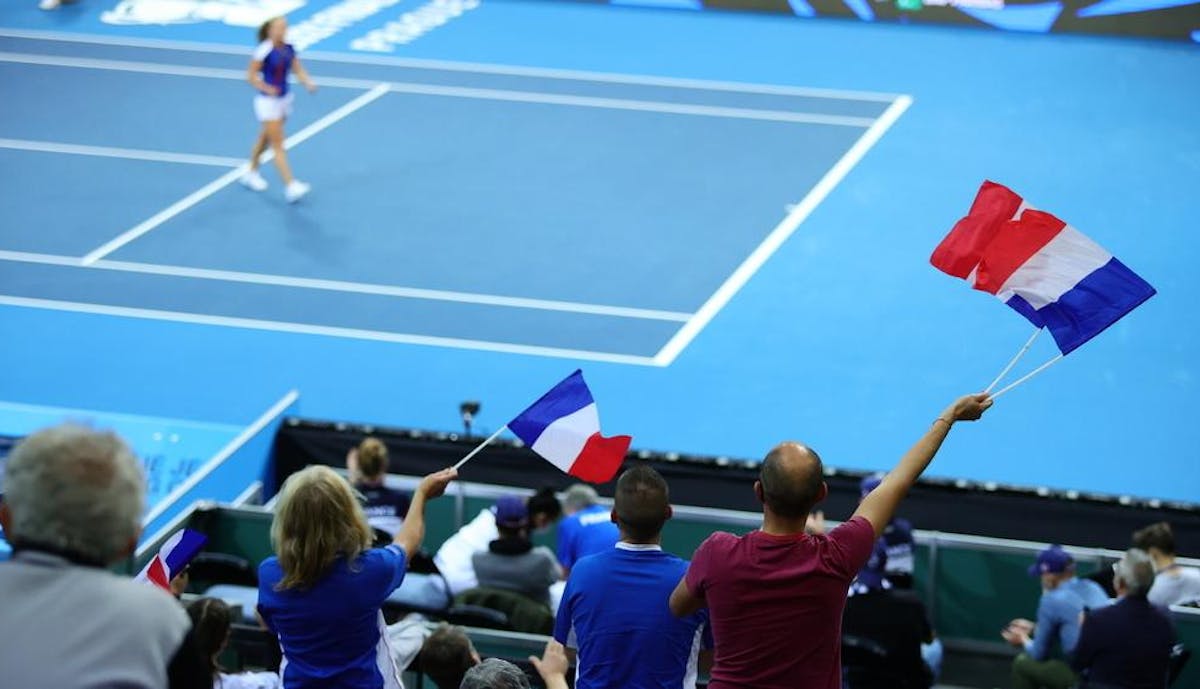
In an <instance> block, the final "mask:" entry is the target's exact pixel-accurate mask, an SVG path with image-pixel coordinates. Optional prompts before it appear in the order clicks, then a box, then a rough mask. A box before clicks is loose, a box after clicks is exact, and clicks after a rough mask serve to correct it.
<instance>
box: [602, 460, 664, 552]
mask: <svg viewBox="0 0 1200 689" xmlns="http://www.w3.org/2000/svg"><path fill="white" fill-rule="evenodd" d="M615 497H616V499H615V501H614V503H613V511H614V512H615V513H616V515H617V524H618V525H619V526H620V527H621V531H622V532H624V534H625V535H626V536H628V537H629V538H632V539H633V540H635V541H649V540H653V539H656V538H658V535H659V534H660V533H662V528H663V524H666V523H667V513H668V511H669V510H670V507H671V495H670V490H669V489H668V488H667V482H666V481H665V480H664V479H663V477H662V475H661V474H659V473H658V472H657V471H655V470H654V469H653V468H651V467H650V466H648V465H645V464H642V465H638V466H634V467H632V468H631V469H628V470H627V471H626V472H625V473H623V474H621V478H619V479H617V490H616V496H615Z"/></svg>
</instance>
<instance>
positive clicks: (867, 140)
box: [654, 96, 913, 366]
mask: <svg viewBox="0 0 1200 689" xmlns="http://www.w3.org/2000/svg"><path fill="white" fill-rule="evenodd" d="M912 102H913V99H912V97H911V96H899V97H897V98H896V100H894V101H892V104H891V105H889V106H888V108H887V109H886V110H884V111H883V114H882V115H880V116H879V119H878V120H876V121H875V123H874V124H873V125H871V126H870V127H869V128H868V129H867V130H866V131H865V132H863V134H862V136H860V137H858V140H857V141H855V142H854V145H853V146H851V147H850V148H849V149H847V150H846V152H845V153H844V154H843V155H842V157H841V158H840V159H838V161H837V162H836V163H834V164H833V167H831V168H829V171H828V172H826V173H825V176H823V177H822V178H821V179H820V181H818V182H817V183H816V185H815V186H813V188H812V189H811V190H809V192H808V194H806V195H805V196H804V198H803V199H802V200H801V201H800V203H797V204H796V205H795V206H794V207H793V208H792V210H791V211H790V212H789V213H788V214H787V215H786V216H785V217H784V218H783V220H782V221H780V223H779V224H778V225H776V226H775V229H773V230H771V233H770V234H768V235H767V237H766V239H764V240H763V241H762V243H761V244H759V245H758V246H757V247H756V248H755V249H754V251H752V252H751V253H750V255H749V256H747V257H746V259H745V260H743V261H742V263H741V265H739V266H738V267H737V269H736V270H734V271H733V273H731V274H730V275H729V277H728V278H727V279H726V280H725V282H724V283H722V284H721V286H720V287H718V288H717V291H716V292H713V294H712V296H710V297H709V298H708V300H707V301H705V302H704V304H703V305H702V306H701V307H700V308H699V310H697V311H696V315H694V316H692V318H691V319H689V320H688V322H687V323H684V324H683V327H682V328H680V329H679V331H678V332H676V333H675V335H674V336H673V337H672V338H671V339H670V340H668V341H667V344H665V345H664V346H663V348H662V349H660V350H659V351H658V353H657V354H655V355H654V363H655V364H656V365H658V366H670V365H671V363H672V362H674V361H675V358H676V357H678V356H679V353H680V352H682V351H683V350H684V348H685V347H687V346H688V345H689V344H690V343H691V342H692V340H694V339H695V338H696V336H697V335H699V334H700V331H701V330H703V329H704V327H705V326H706V325H708V323H709V321H711V320H712V319H713V318H714V317H715V316H716V315H717V313H719V312H720V311H721V309H723V308H725V305H726V304H728V303H729V300H730V299H733V297H734V295H736V294H737V293H738V291H739V290H740V289H741V288H742V286H743V285H745V284H746V283H747V282H749V281H750V278H752V277H754V274H755V273H757V272H758V269H759V268H761V267H762V266H763V264H764V263H766V262H767V260H768V259H770V258H771V256H772V255H774V253H775V252H776V251H777V250H779V247H781V246H783V243H784V242H786V241H787V240H788V238H789V237H791V236H792V234H793V233H795V231H796V229H797V228H799V227H800V225H801V224H802V223H803V222H804V221H805V220H807V219H808V216H809V215H811V214H812V212H813V211H814V210H816V208H817V206H819V205H821V202H822V201H824V200H825V198H826V197H827V196H829V194H830V192H832V191H833V190H834V188H836V187H837V185H838V184H840V183H841V181H842V180H843V179H845V177H846V175H848V174H850V171H851V170H853V169H854V166H855V165H857V164H858V161H860V160H862V159H863V156H865V155H866V154H867V152H868V151H870V150H871V148H873V147H874V146H875V144H876V143H878V142H879V140H880V139H881V138H883V135H884V134H886V133H887V130H888V129H890V128H891V127H892V125H893V124H895V123H896V120H898V119H900V116H901V115H903V114H904V111H905V110H908V108H909V106H910V105H912Z"/></svg>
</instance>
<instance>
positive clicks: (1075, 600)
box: [1001, 545, 1109, 689]
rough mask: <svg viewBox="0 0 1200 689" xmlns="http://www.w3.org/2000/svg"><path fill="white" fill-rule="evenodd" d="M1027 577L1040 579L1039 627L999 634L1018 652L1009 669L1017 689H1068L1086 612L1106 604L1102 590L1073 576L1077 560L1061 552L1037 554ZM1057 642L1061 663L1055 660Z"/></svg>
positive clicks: (1019, 622)
mask: <svg viewBox="0 0 1200 689" xmlns="http://www.w3.org/2000/svg"><path fill="white" fill-rule="evenodd" d="M1029 576H1031V577H1040V578H1041V582H1042V598H1041V600H1040V601H1039V602H1038V609H1037V623H1036V624H1034V623H1033V622H1030V621H1029V620H1026V619H1015V620H1013V621H1012V622H1010V623H1009V625H1008V628H1006V629H1005V630H1004V631H1003V632H1001V636H1003V637H1004V640H1005V641H1007V642H1009V643H1010V644H1012V645H1013V646H1016V647H1017V648H1020V649H1022V651H1023V652H1022V653H1021V654H1020V655H1018V656H1017V658H1016V660H1014V661H1013V665H1012V681H1013V687H1014V688H1015V689H1070V687H1074V686H1075V684H1076V682H1077V680H1078V678H1077V677H1076V676H1075V672H1074V671H1073V670H1072V669H1071V666H1070V665H1068V664H1067V661H1066V660H1063V659H1062V658H1066V659H1067V660H1069V659H1070V658H1071V655H1072V654H1073V653H1074V652H1075V645H1076V643H1078V641H1079V624H1080V620H1082V619H1083V613H1084V612H1085V611H1086V610H1095V609H1098V608H1103V607H1105V606H1106V605H1108V604H1109V600H1108V597H1107V596H1106V595H1105V593H1104V589H1102V588H1100V585H1099V584H1097V583H1096V582H1094V581H1091V580H1089V579H1079V578H1077V577H1076V576H1075V560H1074V558H1072V557H1071V555H1070V554H1069V553H1067V551H1065V550H1063V549H1062V547H1061V546H1057V545H1052V546H1050V547H1049V548H1046V549H1045V550H1043V551H1042V552H1041V553H1039V554H1038V557H1037V562H1035V563H1034V564H1033V566H1032V567H1030V568H1029ZM1055 642H1057V644H1058V651H1059V653H1060V654H1061V656H1062V658H1058V657H1054V655H1053V653H1054V651H1055V648H1054V645H1055Z"/></svg>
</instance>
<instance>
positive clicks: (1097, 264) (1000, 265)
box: [930, 182, 1155, 354]
mask: <svg viewBox="0 0 1200 689" xmlns="http://www.w3.org/2000/svg"><path fill="white" fill-rule="evenodd" d="M930 262H931V263H933V265H934V267H936V268H937V269H938V270H941V271H942V272H944V273H948V274H950V275H953V276H955V277H960V278H964V279H965V280H966V281H967V282H969V283H971V285H972V286H973V287H974V288H975V289H977V290H981V291H984V292H988V293H990V294H993V295H995V296H996V297H997V298H999V299H1000V301H1003V302H1004V303H1005V304H1007V305H1008V306H1009V307H1010V308H1012V309H1013V310H1014V311H1016V312H1017V313H1019V314H1021V315H1022V316H1024V317H1025V318H1026V319H1028V320H1029V322H1030V323H1032V324H1033V325H1034V327H1037V328H1046V329H1048V330H1049V331H1050V334H1051V335H1053V336H1054V341H1055V342H1056V343H1057V344H1058V348H1059V351H1061V352H1062V353H1063V354H1070V353H1071V352H1072V351H1074V350H1075V349H1077V348H1078V347H1079V346H1080V345H1082V344H1083V343H1085V342H1087V341H1088V340H1090V339H1092V338H1093V337H1095V336H1096V335H1099V334H1100V333H1101V332H1103V331H1104V330H1105V329H1106V328H1108V327H1109V326H1110V325H1112V324H1113V323H1116V322H1117V321H1118V320H1120V319H1121V318H1122V317H1124V316H1125V314H1127V313H1129V312H1130V311H1132V310H1134V309H1135V308H1137V307H1138V306H1140V305H1141V304H1142V302H1144V301H1146V300H1147V299H1149V298H1150V297H1152V296H1154V294H1155V291H1154V288H1153V287H1151V286H1150V284H1149V283H1147V282H1146V281H1145V280H1143V279H1142V278H1141V277H1140V276H1138V275H1137V274H1136V273H1134V272H1133V271H1132V270H1130V269H1129V268H1127V267H1126V266H1125V264H1124V263H1121V262H1120V261H1119V260H1117V259H1116V257H1114V256H1113V255H1112V254H1110V253H1108V252H1107V251H1105V250H1104V248H1103V247H1101V246H1100V245H1099V244H1097V243H1096V242H1094V241H1092V240H1091V239H1089V238H1088V237H1087V236H1085V235H1084V234H1083V233H1082V232H1080V231H1079V230H1077V229H1075V228H1074V227H1071V226H1070V225H1068V224H1067V223H1065V222H1063V221H1062V220H1059V219H1058V218H1056V217H1054V216H1053V215H1050V214H1049V213H1046V212H1043V211H1040V210H1037V209H1035V208H1033V207H1032V206H1030V205H1028V204H1027V203H1026V202H1025V200H1024V199H1023V198H1021V197H1020V196H1018V195H1017V194H1016V193H1014V192H1013V191H1012V190H1011V189H1008V188H1007V187H1005V186H1003V185H1000V184H996V183H995V182H984V183H983V186H982V187H980V189H979V194H978V195H977V196H976V197H975V202H974V203H972V204H971V210H970V211H969V212H968V213H967V216H966V217H965V218H963V219H962V220H960V221H958V223H957V224H956V225H955V226H954V229H953V230H951V231H950V234H948V235H947V236H946V238H945V239H943V240H942V243H941V244H939V245H938V247H937V249H936V250H935V251H934V252H933V256H932V257H931V258H930Z"/></svg>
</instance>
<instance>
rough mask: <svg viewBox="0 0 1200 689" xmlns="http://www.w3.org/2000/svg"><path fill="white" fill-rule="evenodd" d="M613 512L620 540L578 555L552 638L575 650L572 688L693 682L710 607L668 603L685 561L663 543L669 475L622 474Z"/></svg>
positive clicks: (661, 688)
mask: <svg viewBox="0 0 1200 689" xmlns="http://www.w3.org/2000/svg"><path fill="white" fill-rule="evenodd" d="M610 518H611V519H612V520H613V521H615V522H616V523H617V525H618V527H619V529H620V532H621V540H620V541H619V542H618V543H617V544H616V545H615V546H614V547H613V548H610V549H609V550H607V551H605V552H603V553H599V554H596V555H589V556H588V557H584V558H581V559H580V560H579V561H578V562H576V564H575V569H574V570H573V571H572V572H571V578H570V579H568V580H567V587H566V592H565V593H564V594H563V599H562V605H560V606H559V609H558V619H557V622H556V624H555V625H554V638H555V639H556V640H558V641H559V642H561V643H563V644H565V645H567V646H573V647H575V648H578V649H579V659H578V666H579V668H578V674H577V676H576V680H575V687H576V689H618V688H619V689H693V688H694V687H695V686H696V675H697V669H698V667H699V656H700V653H701V649H702V647H703V646H704V645H705V644H704V631H705V629H706V625H707V622H708V611H706V610H700V611H697V612H695V613H693V614H691V615H688V616H686V617H682V618H675V617H673V616H672V615H671V611H670V610H669V609H668V608H667V598H668V597H670V595H671V591H672V590H673V589H674V588H675V585H676V584H677V583H679V579H680V578H681V577H683V574H684V572H686V571H687V565H688V563H687V562H686V561H685V560H681V559H679V558H678V557H675V556H674V555H671V554H670V553H665V552H663V549H662V545H661V543H662V529H663V525H664V524H666V523H667V520H668V519H670V518H671V498H670V493H669V490H668V488H667V482H666V481H665V480H663V477H662V476H661V475H659V473H658V472H657V471H655V470H654V469H652V468H650V467H648V466H636V467H633V468H632V469H629V470H628V471H626V472H625V473H623V474H621V478H620V479H618V480H617V489H616V500H615V503H614V505H613V509H612V512H611V517H610ZM708 645H709V646H711V643H709V644H708Z"/></svg>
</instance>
